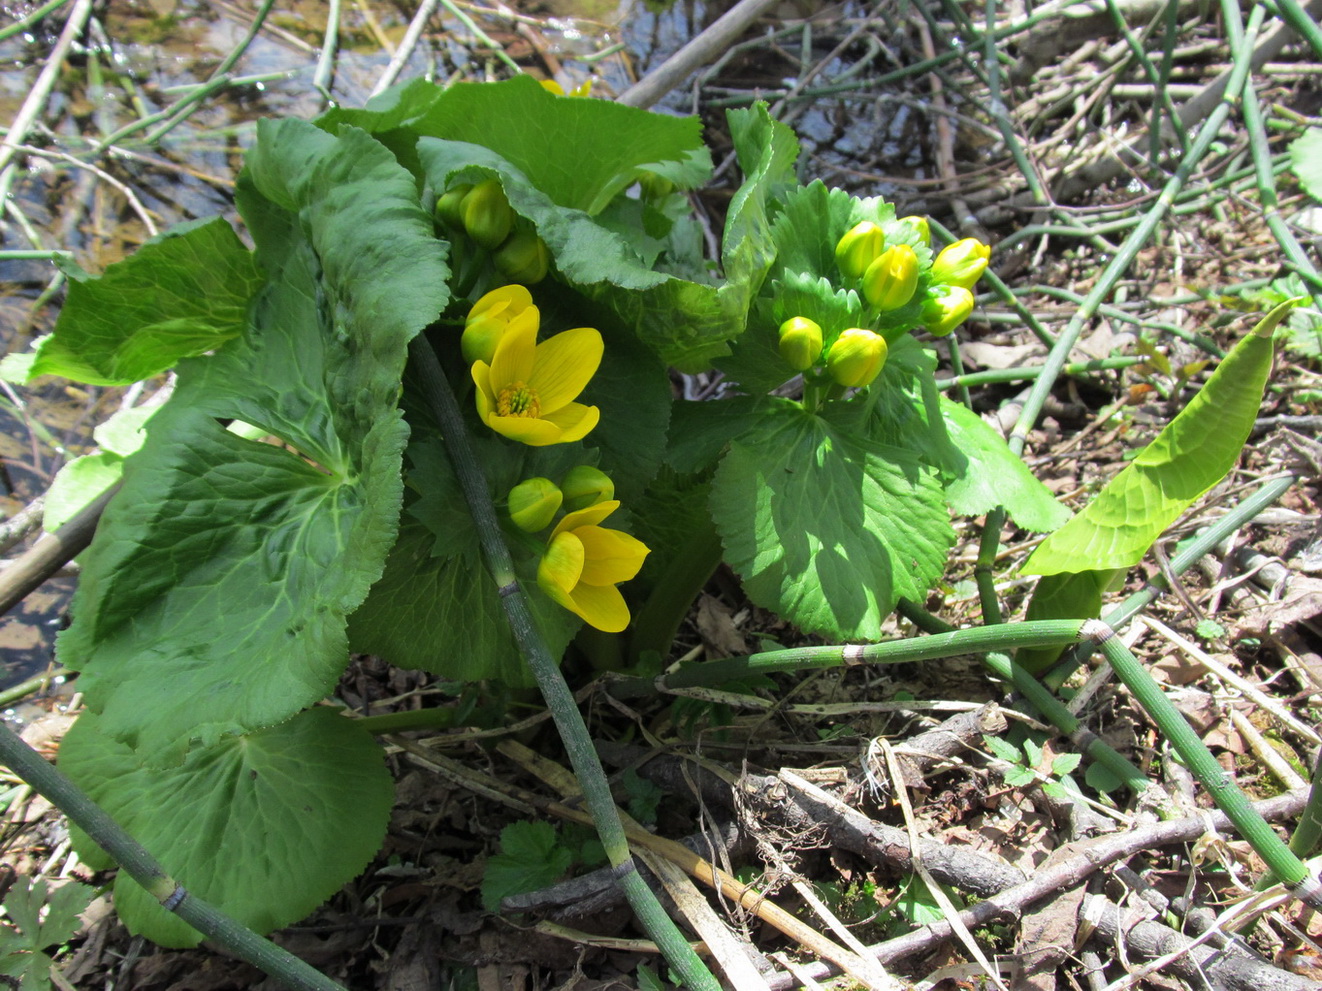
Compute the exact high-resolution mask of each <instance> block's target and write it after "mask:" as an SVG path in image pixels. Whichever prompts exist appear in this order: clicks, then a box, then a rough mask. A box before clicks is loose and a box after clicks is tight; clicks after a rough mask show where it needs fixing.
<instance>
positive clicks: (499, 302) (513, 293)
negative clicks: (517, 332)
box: [468, 285, 532, 321]
mask: <svg viewBox="0 0 1322 991" xmlns="http://www.w3.org/2000/svg"><path fill="white" fill-rule="evenodd" d="M530 306H532V293H530V292H529V291H528V287H527V286H520V285H509V286H501V287H500V288H499V289H492V290H491V292H489V293H487V294H486V295H485V296H483V297H482V298H481V299H479V300H478V301H477V302H476V303H474V304H473V308H472V309H471V310H469V311H468V319H469V320H470V321H471V320H475V319H477V318H478V317H480V316H493V317H494V316H499V317H500V318H501V319H502V320H509V319H511V318H513V317H514V316H516V315H518V314H519V313H522V312H523V311H524V310H526V309H527V308H528V307H530Z"/></svg>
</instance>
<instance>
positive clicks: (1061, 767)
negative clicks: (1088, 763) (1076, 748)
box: [1051, 754, 1083, 778]
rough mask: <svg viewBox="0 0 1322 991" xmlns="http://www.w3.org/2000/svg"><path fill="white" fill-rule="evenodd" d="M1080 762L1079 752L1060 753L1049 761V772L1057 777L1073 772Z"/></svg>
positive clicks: (1081, 761)
mask: <svg viewBox="0 0 1322 991" xmlns="http://www.w3.org/2000/svg"><path fill="white" fill-rule="evenodd" d="M1082 763H1083V757H1082V756H1081V755H1080V754H1060V755H1058V756H1056V757H1055V758H1053V759H1052V761H1051V773H1052V774H1054V775H1055V776H1056V777H1058V778H1059V777H1064V776H1065V775H1066V774H1073V773H1074V771H1075V769H1076V768H1078V766H1079V765H1080V764H1082Z"/></svg>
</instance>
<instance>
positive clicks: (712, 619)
mask: <svg viewBox="0 0 1322 991" xmlns="http://www.w3.org/2000/svg"><path fill="white" fill-rule="evenodd" d="M695 622H696V623H697V626H698V633H700V634H701V635H702V642H703V644H704V645H705V646H706V647H707V656H708V657H710V658H721V657H734V656H736V655H739V654H745V653H747V652H748V646H747V644H745V643H744V635H743V634H742V633H740V632H739V630H738V629H736V627H735V624H734V617H733V616H732V614H731V612H730V607H729V606H727V605H726V604H725V603H724V602H722V601H721V600H720V599H718V598H716V597H715V596H712V595H704V596H703V597H702V599H701V600H699V602H698V615H697V618H696V620H695Z"/></svg>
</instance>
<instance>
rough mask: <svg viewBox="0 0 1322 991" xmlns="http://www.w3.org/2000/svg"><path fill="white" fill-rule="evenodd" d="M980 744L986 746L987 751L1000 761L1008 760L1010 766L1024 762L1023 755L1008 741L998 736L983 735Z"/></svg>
mask: <svg viewBox="0 0 1322 991" xmlns="http://www.w3.org/2000/svg"><path fill="white" fill-rule="evenodd" d="M982 742H983V743H985V744H987V749H988V750H990V751H991V752H992V753H994V754H995V755H996V756H997V757H999V758H1001V760H1008V761H1009V762H1010V763H1011V764H1022V763H1023V762H1024V755H1023V754H1022V753H1020V751H1019V748H1018V747H1016V746H1015V745H1014V744H1013V743H1011V742H1010V741H1009V740H1006V739H1003V738H1001V737H999V736H988V735H986V734H983V737H982Z"/></svg>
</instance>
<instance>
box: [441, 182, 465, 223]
mask: <svg viewBox="0 0 1322 991" xmlns="http://www.w3.org/2000/svg"><path fill="white" fill-rule="evenodd" d="M472 188H473V184H472V183H471V182H461V183H460V184H459V185H457V186H455V187H454V189H451V190H449V191H448V192H446V193H445V195H444V196H442V197H441V198H440V199H438V200H437V201H436V209H435V211H434V213H435V214H436V219H437V220H439V221H440V222H441V223H443V224H444V225H445V226H446V227H449V228H450V229H451V230H456V231H457V230H463V226H464V218H463V215H462V214H461V213H460V212H459V204H461V203H462V202H463V201H464V197H465V196H467V195H468V194H469V192H470V191H471V190H472Z"/></svg>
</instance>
